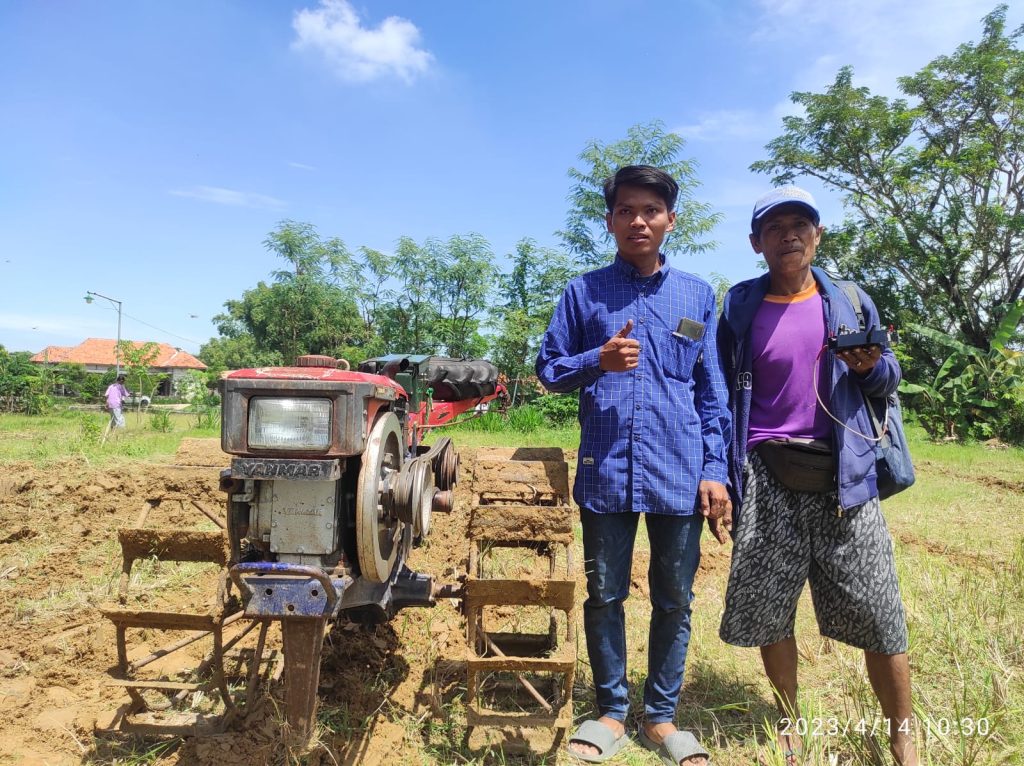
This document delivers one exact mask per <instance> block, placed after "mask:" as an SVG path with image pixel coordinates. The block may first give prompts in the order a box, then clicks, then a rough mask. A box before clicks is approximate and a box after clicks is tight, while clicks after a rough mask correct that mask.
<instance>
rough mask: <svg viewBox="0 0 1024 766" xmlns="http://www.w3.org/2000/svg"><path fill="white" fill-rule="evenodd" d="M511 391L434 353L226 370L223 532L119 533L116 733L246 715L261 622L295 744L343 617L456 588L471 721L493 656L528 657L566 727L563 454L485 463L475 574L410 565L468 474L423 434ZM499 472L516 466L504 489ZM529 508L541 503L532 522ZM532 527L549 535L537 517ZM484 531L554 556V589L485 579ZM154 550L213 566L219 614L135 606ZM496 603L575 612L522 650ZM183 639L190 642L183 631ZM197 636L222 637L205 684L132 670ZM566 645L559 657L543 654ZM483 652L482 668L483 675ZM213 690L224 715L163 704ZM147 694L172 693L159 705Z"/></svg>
mask: <svg viewBox="0 0 1024 766" xmlns="http://www.w3.org/2000/svg"><path fill="white" fill-rule="evenodd" d="M503 394H504V388H503V387H502V386H501V385H500V384H498V382H497V370H496V369H495V368H494V366H493V365H491V364H490V363H488V362H484V361H471V360H451V359H443V358H438V357H430V356H414V355H394V356H385V357H380V358H376V359H370V360H367V361H365V362H363V363H362V364H360V365H359V370H358V371H350V370H348V369H347V364H344V363H339V362H338V361H336V360H334V359H332V358H330V357H323V356H304V357H300V358H299V359H298V360H297V361H296V363H295V365H294V366H291V367H272V368H255V369H245V370H237V371H234V372H230V373H226V374H225V375H224V376H223V378H222V380H221V397H222V434H221V449H222V450H223V452H225V453H227V454H228V455H231V456H232V458H231V466H230V468H228V469H224V470H223V471H222V472H221V476H220V487H221V489H222V490H224V491H225V493H226V494H227V508H226V521H223V522H221V521H217V519H214V520H215V521H217V523H218V524H219V525H220V526H221V527H222V530H223V531H222V532H198V531H186V530H173V529H164V530H157V529H149V528H147V527H146V524H145V522H146V520H147V519H146V516H147V514H146V513H144V514H143V515H142V516H141V517H140V519H139V522H138V523H137V525H136V527H135V528H132V529H127V530H122V531H121V534H120V538H121V545H122V551H123V554H124V568H123V576H122V582H121V589H120V594H119V595H120V604H118V605H117V606H114V607H112V608H109V609H106V610H104V613H105V615H106V616H107V617H109V618H110V619H111V620H112V621H113V622H114V624H115V626H116V628H117V644H118V659H119V663H118V670H117V672H116V675H118V676H120V677H119V678H118V679H117V680H115V681H113V683H114V684H116V685H118V686H121V687H124V688H125V689H126V690H127V692H128V694H129V696H130V697H131V700H132V701H131V703H130V704H129V705H126V706H124V709H123V711H122V715H121V716H120V718H119V719H117V720H115V722H114V723H113V724H112V725H111V727H109V728H108V729H107V730H120V731H135V732H141V733H173V734H189V733H199V732H200V731H201V730H202V728H203V725H204V724H213V725H214V726H215V730H216V727H219V728H221V729H222V728H223V727H225V726H226V725H227V724H228V723H230V722H231V721H232V720H233V719H235V718H237V713H238V711H239V708H240V707H244V706H246V705H248V704H251V701H252V695H253V692H254V685H255V684H256V683H257V680H258V679H259V678H260V677H261V670H260V668H261V665H266V664H267V661H266V656H265V655H266V646H267V631H268V628H269V627H270V626H271V625H272V624H273V623H278V624H280V628H281V636H282V642H281V643H282V646H281V651H280V653H279V654H278V655H277V660H278V661H277V663H276V668H277V670H276V674H275V675H274V676H272V678H276V677H279V676H280V674H281V673H282V672H283V677H284V695H283V697H284V709H285V720H286V722H287V724H288V729H289V730H290V732H291V734H292V737H293V739H294V738H298V739H300V740H301V739H304V738H308V737H309V735H310V734H311V732H312V729H313V726H314V721H315V711H316V702H317V687H318V681H319V677H320V653H321V648H322V646H323V640H324V635H325V633H326V632H327V631H328V630H329V628H330V626H331V623H332V621H333V620H335V619H337V618H339V617H340V616H344V617H346V618H348V619H352V620H357V621H360V622H364V623H365V622H371V623H372V622H384V621H387V620H390V619H391V618H392V617H393V616H394V615H395V613H396V612H397V611H398V610H399V609H402V608H404V607H410V606H434V605H435V603H436V602H437V599H438V598H443V597H447V598H462V599H463V600H464V612H465V613H466V614H467V620H468V622H469V623H470V624H469V625H468V627H467V635H468V638H469V643H470V646H469V650H468V653H467V657H468V658H469V659H468V662H469V663H470V665H471V667H469V688H470V695H469V696H470V703H471V704H470V705H469V709H470V711H471V715H472V714H473V711H474V710H476V708H474V706H473V704H472V701H473V700H472V697H473V695H474V693H475V692H476V691H478V690H479V687H480V684H479V682H478V676H479V674H480V673H481V672H483V670H486V669H487V668H486V667H484V665H486V663H487V662H490V661H497V665H496V666H495V668H496V669H497V670H499V671H500V670H502V669H503V668H504V669H510V670H512V671H513V672H515V671H520V672H521V671H523V670H524V669H528V668H529V667H532V666H531V662H533V664H534V665H536V664H537V663H540V666H538V667H540V669H541V670H543V671H554V672H556V673H561V678H562V683H560V684H557V689H556V690H555V691H554V692H552V693H550V694H549V695H548V697H547V698H546V699H542V698H541V697H542V695H541V694H540V693H538V691H537V690H536V689H534V687H533V686H531V685H530V684H529V682H526V681H524V683H525V685H526V686H527V687H529V690H530V692H531V694H532V695H533V696H534V697H535V698H536V699H538V700H539V701H540V702H541V704H542V706H543V708H544V710H543V711H542V712H543V713H544V714H546V715H549V717H551V716H553V718H551V722H550V725H552V726H557V727H559V728H564V727H565V726H567V725H568V723H569V721H568V712H567V711H568V709H569V708H568V702H569V699H570V697H571V682H572V672H573V668H574V663H575V637H574V633H573V632H572V630H573V618H572V603H573V592H572V587H573V586H572V581H573V576H572V572H571V566H572V562H571V554H569V552H568V551H569V546H570V544H571V541H572V527H571V523H570V522H569V517H568V482H567V472H566V469H565V463H564V460H563V459H562V456H561V453H560V451H556V452H558V454H557V455H554V454H545V455H542V456H541V459H542V460H547V461H548V462H547V463H538V462H537V455H526V454H525V453H524V456H523V459H522V460H520V462H518V463H516V462H515V461H516V456H515V455H514V454H513V453H514V452H515V451H514V450H513V451H508V453H507V454H503V455H500V456H498V455H493V456H491V458H490V459H489V460H488V461H486V470H487V471H488V476H489V477H490V478H489V479H488V482H489V483H487V482H485V483H486V484H487V486H486V487H485V488H484V490H485V491H483V492H482V493H478V494H477V496H476V497H475V499H474V500H473V503H472V506H473V513H474V516H475V517H476V518H478V521H477V522H476V524H475V529H476V530H477V531H476V532H475V533H471V534H470V538H471V540H473V539H476V540H477V541H478V542H475V543H473V547H472V549H471V552H470V557H469V558H470V567H471V569H473V570H474V571H470V572H469V573H468V577H466V578H463V579H462V581H461V582H459V583H450V584H440V583H436V582H435V580H434V578H433V577H432V576H431V575H430V574H425V573H419V572H415V571H412V570H411V569H410V568H409V566H408V565H407V560H408V556H409V553H410V550H411V548H412V546H414V545H415V544H416V543H417V542H418V541H420V540H422V539H423V538H425V537H426V536H427V535H428V534H429V532H430V529H431V525H432V523H433V514H434V513H444V512H448V511H451V510H452V507H453V487H454V485H455V482H456V479H457V477H458V471H459V458H458V455H457V453H456V452H455V450H454V447H453V445H452V442H451V440H450V439H448V438H441V439H438V440H436V441H434V442H433V444H432V445H431V446H426V445H424V444H422V441H423V436H424V435H425V433H426V431H427V430H428V429H431V428H435V427H438V426H443V425H446V424H448V423H451V422H453V421H455V420H456V418H457V417H458V416H460V415H463V414H464V413H467V412H469V411H472V410H474V409H477V408H481V409H482V408H483V407H484V406H485V405H487V403H489V402H490V401H492V400H494V399H496V398H498V397H500V396H502V395H503ZM534 452H536V451H534ZM531 461H532V462H531ZM482 465H483V464H482ZM506 465H507V466H510V468H509V471H511V473H509V474H508V478H509V480H508V481H507V482H505V485H503V484H502V480H501V476H502V475H503V474H504V473H505V472H506V469H505V466H506ZM515 466H518V468H516V467H515ZM530 466H534V468H533V469H531V468H530ZM537 466H539V468H538V467H537ZM545 466H547V467H545ZM551 466H554V468H551ZM156 505H158V503H154V502H153V501H151V502H150V506H151V507H156ZM535 506H537V511H538V513H536V514H534V518H533V521H532V522H531V517H530V509H531V508H533V507H535ZM516 508H520V509H525V511H526V515H525V516H523V515H522V513H520V517H521V518H522V520H523V521H522V524H523V525H522V526H521V527H519V525H518V522H516V521H515V519H516V518H517V516H516V514H515V513H514V511H515V509H516ZM200 510H202V509H200ZM204 512H205V511H204ZM205 513H206V515H207V516H210V517H211V518H213V514H210V513H209V512H205ZM488 519H491V521H490V522H489V521H488ZM538 519H541V520H542V523H541V524H540V526H539V527H537V524H536V523H534V522H536V521H537V520H538ZM489 529H491V530H492V531H491V532H489V531H488V530H489ZM538 530H539V531H538ZM489 538H493V540H494V543H495V544H496V545H506V546H507V545H511V544H513V543H514V542H515V541H516V540H517V539H521V540H522V541H523V542H524V544H526V545H528V546H532V547H533V548H535V549H537V550H539V551H541V552H542V553H544V554H545V555H546V556H548V557H549V558H550V559H551V562H552V563H551V567H550V572H548V573H545V574H544V575H542V576H541V579H542V580H543V579H551V578H554V579H555V580H556V581H557V582H556V583H555V585H550V584H546V583H544V582H542V583H540V584H538V583H537V582H535V581H530V582H518V583H512V582H507V583H505V584H503V582H502V581H501V580H496V581H495V580H493V579H492V580H491V581H490V582H486V575H485V574H483V571H482V564H481V563H480V562H481V559H482V558H485V555H482V554H481V551H489V550H491V549H492V547H494V545H492V544H491V543H488V544H486V545H485V546H483V547H481V543H480V542H479V541H480V540H486V539H489ZM552 546H561V548H562V549H564V550H565V551H566V554H565V556H563V558H564V559H565V560H566V567H567V574H566V575H565V576H561V575H556V572H555V564H554V561H555V558H554V556H553V554H552ZM146 558H155V559H162V560H173V561H194V562H208V563H212V564H214V565H215V566H216V567H218V568H219V569H218V571H219V574H218V592H217V597H216V600H215V604H214V606H213V608H212V609H209V610H206V611H204V612H202V613H199V614H181V613H176V612H169V611H168V612H160V611H156V610H153V609H146V608H143V609H139V608H134V607H135V605H134V604H130V602H129V593H128V591H129V587H128V586H129V582H130V581H131V571H132V566H133V563H134V562H135V561H137V560H139V559H146ZM481 581H484V582H481ZM474 584H476V590H475V591H474V590H473V587H474ZM547 594H554V595H551V596H548V595H547ZM546 599H547V600H546ZM549 601H550V603H549ZM501 604H513V605H516V604H519V605H524V604H525V605H532V606H541V607H544V606H545V605H547V606H550V607H551V609H552V610H553V611H559V612H560V613H562V614H564V615H565V617H562V618H560V619H561V623H560V624H561V625H564V626H565V627H566V630H565V631H564V632H565V637H560V636H556V635H555V633H556V631H557V629H558V621H557V620H556V619H555V618H552V620H551V626H550V629H549V630H547V633H546V634H545V636H542V637H540V639H534V640H532V641H529V640H528V641H526V643H525V644H523V642H522V641H520V642H519V643H518V644H517V643H516V641H515V640H513V639H514V638H515V636H511V637H510V636H508V635H506V634H501V635H499V634H495V635H494V636H490V635H489V634H488V633H487V628H486V626H485V624H484V621H485V617H484V610H485V608H486V607H488V605H491V606H493V605H499V606H500V605H501ZM255 627H259V628H260V631H259V635H258V641H257V645H256V647H255V648H254V649H253V648H250V649H248V650H246V651H245V652H241V651H239V650H236V652H235V656H236V657H241V658H242V659H243V660H244V661H245V662H246V663H247V669H245V670H243V671H242V672H241V673H240V677H241V678H242V679H243V681H246V682H247V683H245V688H244V689H243V691H242V692H241V693H239V691H238V690H237V688H235V689H233V688H232V687H231V684H229V683H228V681H227V680H226V673H225V659H226V657H227V656H228V652H229V650H230V649H231V648H232V647H234V646H235V645H236V644H237V645H239V646H240V645H241V644H240V642H241V639H242V638H243V636H244V635H245V634H246V633H247V632H248V631H249V630H252V629H253V628H255ZM133 628H134V629H141V630H142V631H143V632H144V634H145V635H148V634H149V633H151V632H152V631H155V630H166V631H171V632H173V633H174V643H172V644H171V645H169V646H168V647H166V648H164V649H160V650H157V651H156V652H153V653H152V654H150V655H148V656H146V657H143V658H141V659H134V660H132V659H130V658H129V650H128V630H129V629H133ZM228 633H234V634H233V635H230V636H229V635H228ZM183 634H190V635H188V636H186V637H185V638H181V635H183ZM195 634H198V635H195ZM202 637H210V638H212V644H213V646H212V649H211V651H210V652H209V653H208V654H207V655H206V657H205V658H204V659H203V661H202V663H201V664H200V668H199V669H198V670H199V671H205V672H206V675H207V676H208V677H209V680H207V681H205V682H203V683H193V682H191V681H180V680H166V679H159V680H152V679H148V680H143V679H141V678H140V677H139V676H140V674H139V671H140V669H141V668H142V667H143V666H144V665H146V664H150V663H152V662H154V661H155V660H156V659H158V658H163V657H166V655H167V654H168V653H169V652H172V651H175V650H177V649H179V648H181V647H183V646H186V645H188V644H189V643H191V642H192V641H195V640H197V639H198V638H202ZM566 638H568V639H571V640H569V641H567V640H566ZM503 641H504V643H503ZM548 644H549V646H548V649H547V650H545V645H548ZM556 644H557V645H558V646H560V647H561V649H560V650H559V651H550V649H551V648H552V647H554V646H555V645H556ZM519 645H526V646H529V650H528V651H529V655H530V657H531V658H532V660H531V659H523V658H520V659H517V658H516V656H515V655H516V652H517V651H519V649H517V648H516V647H517V646H519ZM502 646H504V647H505V649H502ZM567 647H568V648H567ZM524 651H525V650H524ZM567 652H568V654H567ZM243 655H244V656H243ZM474 660H476V661H477V662H478V664H479V663H481V662H482V663H484V665H479V666H478V667H476V669H475V670H474V668H473V667H472V662H473V661H474ZM195 675H198V673H196V674H195ZM195 675H190V676H189V678H193V677H195ZM520 680H523V679H522V676H520ZM210 690H217V691H219V693H220V697H221V698H222V700H223V712H221V713H219V714H218V715H217V716H216V717H214V716H204V715H203V714H195V713H192V714H191V715H190V716H189V715H188V714H181V713H178V714H176V715H175V716H169V715H167V714H162V711H166V710H168V709H172V708H175V703H180V702H181V701H182V700H183V699H184V698H186V697H188V695H190V694H193V693H194V692H196V691H210ZM154 694H156V695H164V697H168V696H170V695H173V697H174V699H173V700H165V701H161V702H159V703H154V702H153V697H154ZM178 707H180V705H178ZM495 716H497V717H495ZM502 720H503V719H502V718H501V715H500V714H490V713H487V711H480V710H477V711H476V718H475V719H474V720H471V721H470V725H473V723H479V724H480V725H488V724H494V723H497V724H500V723H501V722H502ZM544 720H546V719H544V716H543V715H542V716H541V718H536V717H534V718H529V719H528V720H526V721H524V723H525V725H531V724H532V725H537V724H538V723H540V724H541V725H543V722H544Z"/></svg>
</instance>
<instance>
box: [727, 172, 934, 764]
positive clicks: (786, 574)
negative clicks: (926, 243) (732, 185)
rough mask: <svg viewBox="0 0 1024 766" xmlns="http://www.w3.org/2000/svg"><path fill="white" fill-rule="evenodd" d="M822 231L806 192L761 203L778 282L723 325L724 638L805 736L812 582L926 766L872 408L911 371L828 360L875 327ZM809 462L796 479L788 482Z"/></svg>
mask: <svg viewBox="0 0 1024 766" xmlns="http://www.w3.org/2000/svg"><path fill="white" fill-rule="evenodd" d="M819 219H820V215H819V213H818V208H817V205H816V204H815V202H814V198H813V197H812V196H811V195H810V194H809V193H807V192H806V191H804V190H803V189H799V188H796V187H786V188H782V189H776V190H774V191H772V192H770V193H768V194H766V195H764V196H763V197H762V198H761V199H759V200H758V201H757V203H756V204H755V205H754V212H753V218H752V221H751V231H752V233H751V234H750V244H751V245H752V246H753V248H754V252H756V253H759V254H761V255H762V256H764V259H765V261H766V262H767V264H768V273H767V274H764V275H763V276H761V277H758V278H756V279H751V280H748V281H746V282H741V283H739V284H737V285H735V286H734V287H733V288H732V289H731V290H730V291H729V294H728V295H727V296H726V299H725V303H724V306H723V311H722V318H721V320H720V322H719V327H718V346H719V350H720V352H721V354H722V360H723V361H722V366H723V369H724V371H725V375H726V378H727V379H728V380H729V381H730V383H731V384H732V385H731V386H730V393H731V403H730V404H731V410H732V416H733V418H732V419H733V431H732V444H731V445H730V449H729V477H730V490H731V492H732V500H733V503H734V506H735V509H736V510H735V529H736V532H735V547H734V548H733V553H732V568H731V571H730V574H729V587H728V590H727V593H726V604H725V614H724V616H723V617H722V625H721V630H720V633H721V636H722V639H723V640H725V641H727V642H729V643H730V644H735V645H737V646H758V647H760V648H761V657H762V660H763V662H764V668H765V673H766V674H767V676H768V681H769V683H770V684H771V686H772V689H773V690H774V692H775V696H776V700H777V703H778V707H779V710H780V712H781V714H782V716H784V717H786V718H789V719H791V720H793V721H795V720H796V717H797V716H798V715H799V712H798V707H797V648H796V638H795V637H794V634H793V629H794V620H795V617H796V608H797V600H798V598H799V596H800V592H801V590H802V589H803V586H804V583H805V582H806V581H807V580H808V579H809V580H810V584H811V596H812V597H813V601H814V609H815V614H816V616H817V619H818V626H819V628H820V630H821V633H822V634H823V635H825V636H828V637H830V638H834V639H836V640H838V641H842V642H844V643H847V644H850V645H852V646H856V647H858V648H861V649H863V650H864V656H865V660H866V663H867V671H868V676H869V678H870V680H871V685H872V688H873V689H874V691H875V694H876V695H877V697H878V700H879V702H880V703H881V706H882V715H883V716H884V718H885V726H886V727H888V728H889V729H890V731H891V737H890V748H891V751H892V754H893V756H894V757H895V759H896V762H897V763H898V764H901V766H916V764H917V763H918V761H917V753H916V751H915V749H914V744H913V740H912V736H911V732H910V726H911V715H912V711H911V706H910V671H909V664H908V661H907V654H906V651H907V626H906V618H905V616H904V612H903V603H902V601H901V598H900V592H899V585H898V583H897V581H896V569H895V564H894V561H893V552H892V540H891V538H890V537H889V533H888V530H887V529H886V526H885V521H884V519H883V518H882V515H881V510H880V506H879V501H878V491H877V488H876V475H875V452H874V442H873V439H872V434H873V431H872V425H871V420H870V415H869V413H868V410H867V404H866V403H865V399H864V395H865V394H867V395H868V396H877V397H884V396H886V395H888V394H890V393H892V392H893V391H895V390H896V386H897V385H898V384H899V381H900V368H899V364H898V363H897V362H896V357H895V356H894V355H893V353H892V350H891V349H889V348H881V347H879V346H870V347H859V348H854V349H851V350H847V351H838V352H835V353H833V352H831V351H828V350H827V340H828V338H829V337H830V336H832V335H836V334H838V333H840V332H841V331H842V330H843V329H845V328H843V326H844V325H845V326H846V328H850V329H854V330H855V329H858V325H859V322H858V318H857V314H856V310H855V307H854V306H853V305H852V304H851V302H850V299H849V298H848V297H847V295H846V293H845V292H844V291H843V290H842V289H841V288H839V287H837V286H836V285H834V284H833V283H832V282H831V281H830V280H829V278H828V277H827V276H826V275H825V273H824V272H823V271H821V270H819V269H817V268H814V267H812V265H811V263H812V261H813V260H814V254H815V252H816V249H817V247H818V243H819V242H820V241H821V234H822V232H823V231H824V229H823V227H821V226H820V225H819ZM858 294H859V296H860V302H861V305H862V306H863V313H864V319H865V322H866V324H867V326H868V327H875V326H877V325H879V317H878V310H877V309H876V308H875V305H874V303H872V301H871V299H870V298H869V297H868V296H867V295H865V294H864V293H863V292H862V291H860V290H859V288H858ZM823 403H824V407H827V410H826V409H825V408H824V407H823ZM812 440H814V441H815V442H817V443H818V444H819V445H820V446H821V447H822V448H823V449H824V450H826V453H825V454H824V456H822V454H820V453H819V454H818V455H817V457H814V458H810V457H808V456H807V454H806V452H800V450H802V449H806V447H801V446H799V445H798V446H794V443H800V442H804V443H806V442H809V441H812ZM828 450H830V453H831V454H830V455H829V454H828V452H827V451H828ZM794 451H796V452H794ZM794 455H796V456H797V457H796V462H797V463H798V465H799V466H800V467H798V468H797V469H796V471H793V470H791V469H787V461H788V460H792V459H793V458H794ZM812 459H813V460H822V459H823V460H824V461H825V464H824V468H823V470H822V473H821V482H820V486H814V487H809V486H805V485H801V484H799V482H801V481H806V480H807V477H808V472H807V468H806V466H807V461H809V460H812ZM794 473H796V474H798V476H796V480H797V481H796V482H795V481H794V476H793V474H794ZM794 483H797V484H798V486H797V487H795V488H794V486H793V484H794ZM717 524H718V522H716V521H712V522H711V526H712V528H713V529H714V528H715V526H716V525H717ZM783 728H784V729H785V728H787V727H783ZM790 728H792V729H795V726H794V727H790ZM780 734H781V735H782V736H780V740H781V743H782V745H783V746H784V748H785V749H786V757H787V763H796V762H797V761H798V758H797V753H798V750H799V742H798V738H797V737H795V736H789V733H788V731H783V729H780Z"/></svg>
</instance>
